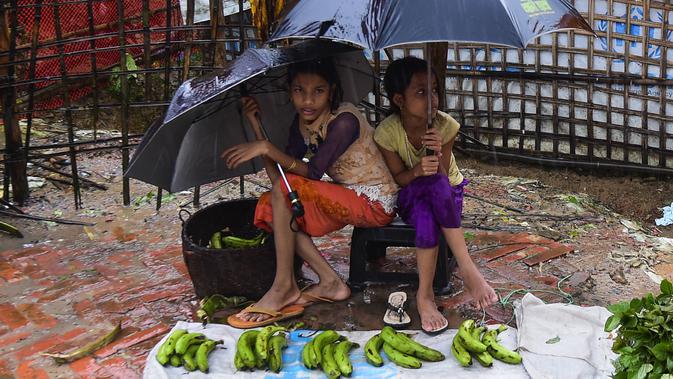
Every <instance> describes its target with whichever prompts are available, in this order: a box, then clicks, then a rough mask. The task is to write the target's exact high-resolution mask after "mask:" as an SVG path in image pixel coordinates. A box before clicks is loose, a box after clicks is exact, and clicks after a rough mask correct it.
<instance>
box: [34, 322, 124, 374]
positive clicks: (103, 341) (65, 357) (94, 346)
mask: <svg viewBox="0 0 673 379" xmlns="http://www.w3.org/2000/svg"><path fill="white" fill-rule="evenodd" d="M121 330H122V323H121V321H119V322H117V326H115V328H114V329H112V331H110V332H109V333H107V334H105V335H103V336H101V337H99V338H98V339H97V340H95V341H93V342H91V343H89V344H88V345H86V346H83V347H81V348H79V349H76V350H74V351H72V352H70V353H68V354H54V353H42V355H44V356H46V357H51V358H54V361H56V363H58V364H63V363H68V362H72V361H75V360H77V359H80V358H83V357H85V356H87V355H89V354H91V353H93V352H94V351H96V350H98V349H100V348H101V347H103V346H105V345H107V344H109V343H110V342H112V341H113V340H114V339H115V338H116V337H117V335H118V334H119V332H121Z"/></svg>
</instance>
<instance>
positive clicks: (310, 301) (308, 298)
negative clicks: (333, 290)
mask: <svg viewBox="0 0 673 379" xmlns="http://www.w3.org/2000/svg"><path fill="white" fill-rule="evenodd" d="M313 286H315V283H312V284H309V285H308V286H306V287H304V288H302V289H301V295H300V296H299V299H297V301H299V300H302V301H303V303H299V304H298V303H297V302H296V301H295V304H296V305H300V306H302V307H310V306H311V305H315V304H318V303H335V302H338V301H343V300H333V299H330V298H327V297H323V296H318V295H311V294H310V293H308V292H306V291H307V290H308V289H309V288H311V287H313Z"/></svg>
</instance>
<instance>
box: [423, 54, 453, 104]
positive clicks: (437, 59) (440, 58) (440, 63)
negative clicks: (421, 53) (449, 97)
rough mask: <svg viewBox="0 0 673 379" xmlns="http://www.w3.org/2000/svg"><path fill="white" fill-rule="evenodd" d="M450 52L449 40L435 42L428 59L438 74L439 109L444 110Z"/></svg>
mask: <svg viewBox="0 0 673 379" xmlns="http://www.w3.org/2000/svg"><path fill="white" fill-rule="evenodd" d="M448 52H449V44H448V42H433V43H431V44H430V54H429V56H428V59H429V60H430V63H431V65H432V68H433V70H434V71H435V74H437V81H438V82H439V87H438V88H437V92H438V94H439V109H440V110H442V111H443V110H445V109H446V101H445V99H446V55H447V53H448Z"/></svg>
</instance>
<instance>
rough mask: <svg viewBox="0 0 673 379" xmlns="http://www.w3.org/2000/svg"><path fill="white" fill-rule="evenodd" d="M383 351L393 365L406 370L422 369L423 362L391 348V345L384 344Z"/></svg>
mask: <svg viewBox="0 0 673 379" xmlns="http://www.w3.org/2000/svg"><path fill="white" fill-rule="evenodd" d="M383 351H384V352H385V353H386V355H387V356H388V359H390V360H391V361H392V362H393V363H395V364H396V365H398V366H401V367H404V368H421V365H422V363H421V361H420V360H419V359H418V358H416V357H414V356H413V355H408V354H404V353H403V352H401V351H399V350H397V349H395V348H394V347H392V346H390V344H389V343H387V342H384V343H383Z"/></svg>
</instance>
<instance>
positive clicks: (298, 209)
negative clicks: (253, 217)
mask: <svg viewBox="0 0 673 379" xmlns="http://www.w3.org/2000/svg"><path fill="white" fill-rule="evenodd" d="M256 117H257V121H259V126H260V130H261V131H262V135H264V138H266V140H267V141H268V140H269V137H268V134H267V133H266V129H265V128H264V124H262V120H260V119H259V115H257V116H256ZM276 167H278V172H279V173H280V177H281V178H282V179H283V183H284V184H285V187H286V188H287V191H288V194H287V197H288V199H289V200H290V209H291V210H292V217H293V218H298V217H302V216H303V215H304V206H303V205H302V204H301V200H299V195H298V194H297V192H296V191H293V190H292V187H291V186H290V182H288V181H287V177H286V176H285V171H284V170H283V167H282V166H281V165H280V163H278V162H276ZM290 226H291V225H290Z"/></svg>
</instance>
